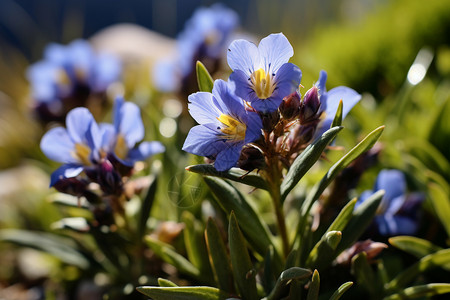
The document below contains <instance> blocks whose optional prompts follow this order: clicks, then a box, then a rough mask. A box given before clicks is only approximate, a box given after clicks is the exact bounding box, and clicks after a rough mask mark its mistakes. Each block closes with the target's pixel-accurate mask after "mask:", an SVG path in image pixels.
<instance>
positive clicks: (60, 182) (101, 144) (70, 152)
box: [41, 97, 164, 200]
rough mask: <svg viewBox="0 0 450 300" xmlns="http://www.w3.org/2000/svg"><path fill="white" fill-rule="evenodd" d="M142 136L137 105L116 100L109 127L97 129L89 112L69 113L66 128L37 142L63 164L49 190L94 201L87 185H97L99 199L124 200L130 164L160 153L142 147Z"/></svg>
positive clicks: (157, 147)
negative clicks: (112, 198)
mask: <svg viewBox="0 0 450 300" xmlns="http://www.w3.org/2000/svg"><path fill="white" fill-rule="evenodd" d="M144 134H145V132H144V125H143V122H142V119H141V115H140V110H139V108H138V106H137V105H136V104H134V103H131V102H126V101H125V100H124V99H123V98H122V97H117V98H116V100H115V103H114V122H113V124H109V123H100V124H98V123H97V122H96V121H95V119H94V117H93V116H92V114H91V113H90V112H89V110H88V109H87V108H84V107H79V108H75V109H73V110H71V111H70V112H69V113H68V115H67V118H66V128H64V127H55V128H52V129H50V130H49V131H48V132H47V133H46V134H45V135H44V136H43V137H42V140H41V149H42V152H44V154H45V155H46V156H47V157H48V158H50V159H52V160H54V161H57V162H60V163H63V165H62V166H61V167H59V168H58V169H57V170H56V171H54V172H53V174H52V175H51V182H50V186H51V187H55V188H56V189H57V190H59V191H60V192H64V193H68V194H72V195H75V196H78V197H80V196H85V197H86V198H87V199H88V200H89V199H90V200H92V199H97V197H96V196H95V194H94V193H93V192H92V190H91V186H90V184H91V183H96V184H98V186H99V188H100V190H101V197H105V196H113V197H122V196H124V195H125V194H124V192H125V189H124V185H125V184H126V183H127V180H128V177H129V176H130V175H131V173H132V170H133V167H134V164H135V163H136V162H137V161H143V160H145V159H147V158H148V157H150V156H152V155H154V154H157V153H161V152H163V151H164V146H163V145H162V144H161V143H160V142H146V141H144V142H141V141H142V139H143V138H144Z"/></svg>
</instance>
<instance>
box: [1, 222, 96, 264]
mask: <svg viewBox="0 0 450 300" xmlns="http://www.w3.org/2000/svg"><path fill="white" fill-rule="evenodd" d="M0 241H2V242H9V243H13V244H16V245H20V246H25V247H29V248H33V249H36V250H40V251H43V252H45V253H47V254H50V255H52V256H54V257H56V258H57V259H59V260H61V261H62V262H64V263H66V264H69V265H73V266H77V267H79V268H80V269H87V268H88V267H89V263H90V262H89V260H88V259H87V258H86V257H85V256H84V255H83V254H82V253H81V252H80V251H78V249H77V246H76V244H75V243H74V242H73V241H72V240H69V239H67V238H63V237H61V236H58V235H55V234H51V233H45V232H37V231H28V230H20V229H3V230H0Z"/></svg>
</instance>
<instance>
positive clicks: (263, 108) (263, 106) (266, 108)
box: [250, 97, 283, 113]
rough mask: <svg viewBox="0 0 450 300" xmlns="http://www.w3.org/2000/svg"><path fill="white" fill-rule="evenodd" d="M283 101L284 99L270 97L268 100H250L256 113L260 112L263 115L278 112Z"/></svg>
mask: <svg viewBox="0 0 450 300" xmlns="http://www.w3.org/2000/svg"><path fill="white" fill-rule="evenodd" d="M282 101H283V99H282V98H278V97H277V98H275V97H270V98H267V99H258V98H256V99H253V100H250V103H251V105H252V107H253V108H254V109H255V110H256V111H260V112H263V113H269V112H273V111H276V110H277V109H278V107H279V106H280V104H281V102H282Z"/></svg>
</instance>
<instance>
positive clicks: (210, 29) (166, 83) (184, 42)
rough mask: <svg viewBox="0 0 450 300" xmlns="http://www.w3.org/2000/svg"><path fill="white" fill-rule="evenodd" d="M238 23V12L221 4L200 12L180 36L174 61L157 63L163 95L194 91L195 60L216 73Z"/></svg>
mask: <svg viewBox="0 0 450 300" xmlns="http://www.w3.org/2000/svg"><path fill="white" fill-rule="evenodd" d="M238 24H239V17H238V15H237V14H236V12H234V11H233V10H231V9H229V8H227V7H225V6H224V5H222V4H219V3H217V4H214V5H212V6H211V7H208V8H206V7H201V8H199V9H197V10H196V11H195V12H194V15H193V16H192V17H191V18H190V19H189V20H188V21H187V22H186V24H185V29H184V30H183V31H182V32H180V34H179V35H178V37H177V45H176V57H175V59H174V60H173V61H160V62H158V63H157V64H156V66H155V68H154V70H153V73H154V81H155V85H156V87H157V88H158V89H159V90H161V91H164V92H175V91H180V90H181V91H182V92H185V93H186V92H187V93H189V92H191V91H192V87H195V86H196V78H195V72H193V71H194V69H195V63H196V61H198V60H200V61H202V62H203V63H204V64H205V65H206V66H207V67H208V69H209V70H210V72H215V71H217V70H218V69H219V68H220V64H221V58H222V56H223V55H224V51H225V49H226V47H227V46H228V44H229V42H230V37H231V34H232V33H233V32H234V31H235V29H236V27H237V26H238Z"/></svg>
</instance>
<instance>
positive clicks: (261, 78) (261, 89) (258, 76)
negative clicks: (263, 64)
mask: <svg viewBox="0 0 450 300" xmlns="http://www.w3.org/2000/svg"><path fill="white" fill-rule="evenodd" d="M250 80H251V82H252V85H253V90H254V91H255V93H256V96H258V98H259V99H267V98H269V97H270V96H272V93H273V91H274V89H275V83H274V82H273V81H272V76H271V75H270V73H267V74H266V72H265V71H264V70H263V69H262V68H259V69H258V70H256V71H255V72H253V73H252V75H251V76H250Z"/></svg>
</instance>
